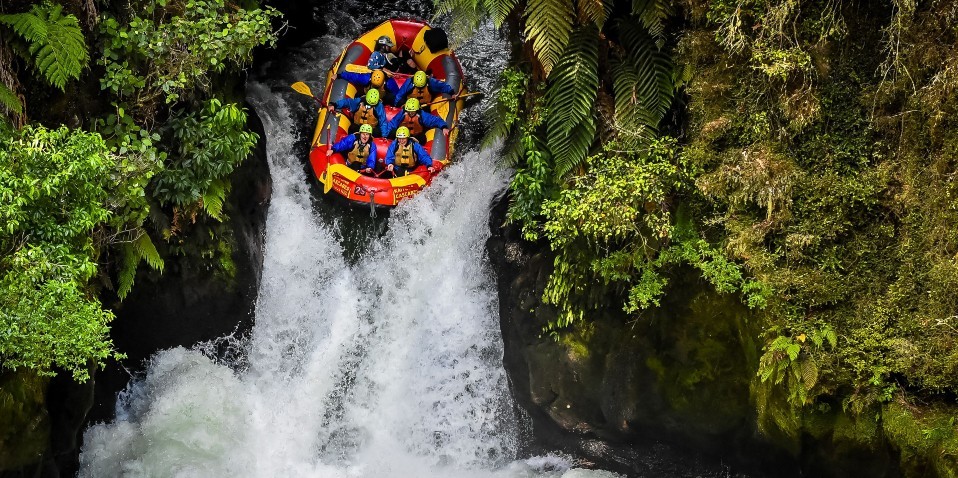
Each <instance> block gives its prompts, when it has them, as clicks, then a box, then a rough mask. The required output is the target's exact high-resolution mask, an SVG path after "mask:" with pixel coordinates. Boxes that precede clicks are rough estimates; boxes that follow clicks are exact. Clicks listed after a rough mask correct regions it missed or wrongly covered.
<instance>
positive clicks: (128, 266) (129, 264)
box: [116, 242, 140, 299]
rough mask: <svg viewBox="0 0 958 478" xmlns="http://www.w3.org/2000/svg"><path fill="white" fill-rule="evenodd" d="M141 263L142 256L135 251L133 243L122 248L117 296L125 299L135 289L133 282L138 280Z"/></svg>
mask: <svg viewBox="0 0 958 478" xmlns="http://www.w3.org/2000/svg"><path fill="white" fill-rule="evenodd" d="M139 263H140V256H139V255H137V253H136V251H134V250H133V243H130V242H128V243H125V244H123V245H122V246H121V247H120V268H119V271H118V272H117V283H118V284H117V285H118V287H117V289H116V295H118V296H119V297H120V299H125V298H126V296H127V295H128V294H129V293H130V290H131V289H133V280H134V279H135V278H136V266H137V265H138V264H139Z"/></svg>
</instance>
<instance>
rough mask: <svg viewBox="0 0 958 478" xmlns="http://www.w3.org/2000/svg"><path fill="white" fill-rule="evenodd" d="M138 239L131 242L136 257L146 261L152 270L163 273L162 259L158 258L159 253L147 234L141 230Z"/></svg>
mask: <svg viewBox="0 0 958 478" xmlns="http://www.w3.org/2000/svg"><path fill="white" fill-rule="evenodd" d="M140 232H141V234H140V235H139V237H137V238H136V240H135V241H133V250H134V251H135V252H136V254H137V256H138V257H139V258H140V259H143V260H144V261H146V263H147V264H149V265H150V267H151V268H153V269H154V270H158V271H160V272H163V268H164V266H165V262H164V261H163V258H162V257H160V253H159V251H157V250H156V246H155V245H153V240H152V239H150V236H149V234H147V233H146V231H143V230H141V231H140Z"/></svg>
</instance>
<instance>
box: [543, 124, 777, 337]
mask: <svg viewBox="0 0 958 478" xmlns="http://www.w3.org/2000/svg"><path fill="white" fill-rule="evenodd" d="M676 150H677V148H676V143H675V140H674V139H671V138H663V139H661V140H656V141H654V142H653V143H652V145H651V147H650V149H649V150H648V151H646V152H645V153H634V152H625V153H622V152H617V151H618V145H616V144H614V143H612V144H609V145H607V146H606V150H605V151H604V152H603V154H600V155H596V156H592V157H590V158H589V159H588V164H587V168H588V171H589V174H588V175H584V176H575V177H574V178H573V179H572V184H571V186H570V187H568V188H566V189H563V190H561V191H560V192H559V193H558V196H557V197H556V199H551V200H547V201H546V202H545V204H544V206H543V215H544V216H545V219H546V220H545V223H544V225H543V230H544V232H545V234H546V237H547V238H548V239H549V242H550V244H551V246H552V248H553V250H554V251H555V252H556V259H555V269H554V270H553V273H552V276H551V277H550V279H549V282H548V284H547V286H546V290H545V292H544V294H543V300H544V301H545V302H546V303H550V304H555V305H557V306H559V309H560V311H562V313H561V315H560V316H559V317H558V318H557V320H556V321H555V323H552V324H550V325H549V328H552V329H554V328H562V327H566V326H568V325H570V324H571V323H573V322H574V321H576V320H579V319H582V318H584V317H585V316H586V313H587V312H588V311H590V310H591V309H597V308H599V307H602V306H605V305H608V304H607V301H608V300H609V298H610V297H615V296H616V295H618V294H619V292H617V291H623V292H625V300H624V301H622V303H623V305H622V308H623V310H624V311H626V312H628V313H634V312H638V311H641V310H643V309H646V308H649V307H653V306H658V305H660V298H661V297H662V295H663V294H664V293H665V291H666V288H667V286H668V282H669V280H668V274H667V271H668V270H669V269H670V268H671V267H673V266H676V265H681V264H686V265H690V266H692V267H694V268H695V269H697V270H698V271H699V272H700V274H701V276H702V278H704V279H705V280H707V281H708V282H709V283H711V284H712V285H713V286H714V287H715V289H716V290H717V291H718V292H720V293H732V292H742V293H744V294H745V297H746V302H747V303H748V304H750V305H751V306H754V307H759V308H760V307H763V306H764V304H765V303H766V301H767V297H768V295H769V294H770V293H771V291H770V290H769V289H768V287H767V286H765V285H764V284H760V283H757V282H755V281H753V280H750V279H747V278H746V277H745V276H744V274H743V273H742V271H741V269H740V267H739V266H737V265H736V264H734V263H732V262H731V261H729V260H727V259H726V258H725V256H724V254H723V253H722V252H721V251H720V250H718V249H716V248H715V247H714V246H712V245H710V244H709V243H708V242H707V241H705V240H703V239H701V238H700V237H698V235H697V234H696V233H695V230H694V227H693V226H692V225H691V223H689V222H688V221H687V219H686V220H683V221H679V222H678V225H676V219H675V218H674V217H673V214H672V211H671V210H670V208H669V203H670V201H671V200H672V198H673V197H674V196H675V195H677V194H680V193H682V192H685V191H688V190H689V189H690V188H691V185H692V182H691V177H692V173H694V171H695V169H694V165H692V164H690V163H689V162H688V161H687V160H686V159H685V158H684V157H683V156H681V155H677V154H676Z"/></svg>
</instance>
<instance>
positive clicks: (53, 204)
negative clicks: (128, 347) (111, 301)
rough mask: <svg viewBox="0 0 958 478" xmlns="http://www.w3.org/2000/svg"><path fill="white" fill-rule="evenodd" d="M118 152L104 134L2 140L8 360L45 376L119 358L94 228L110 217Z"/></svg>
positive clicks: (2, 313)
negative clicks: (95, 288)
mask: <svg viewBox="0 0 958 478" xmlns="http://www.w3.org/2000/svg"><path fill="white" fill-rule="evenodd" d="M115 168H117V164H116V161H115V158H114V157H113V156H111V155H110V154H109V151H108V149H107V147H106V145H105V144H104V142H103V140H102V139H101V138H100V136H99V135H97V134H95V133H84V132H79V131H71V130H68V129H66V128H60V129H58V130H47V129H44V128H41V127H27V128H24V129H23V130H21V131H20V132H18V133H17V134H16V136H13V137H10V136H7V137H2V138H0V220H2V223H3V224H4V228H3V230H2V231H0V248H2V250H4V251H6V253H5V255H4V256H3V257H2V258H0V357H2V359H3V360H2V363H3V366H4V367H6V368H9V369H13V370H16V369H18V368H21V367H24V368H29V369H32V370H35V371H36V372H37V373H40V374H42V375H51V374H53V372H52V368H53V367H54V366H57V367H61V368H63V369H66V370H68V371H69V372H71V373H72V374H73V377H74V378H75V379H76V380H79V381H84V380H86V379H87V378H89V366H90V364H91V363H93V364H100V365H101V366H102V364H103V362H104V361H105V360H106V359H107V358H108V357H110V356H111V355H113V350H112V343H111V342H110V341H109V340H108V339H107V332H108V330H109V329H108V327H107V324H108V323H109V322H110V320H112V319H113V315H112V314H111V313H110V312H108V311H105V310H103V308H102V307H101V306H100V303H99V301H98V300H97V299H96V298H95V296H93V294H92V293H91V292H90V291H89V290H88V289H87V283H88V282H89V281H90V279H91V278H92V277H93V276H94V275H95V274H96V271H97V264H96V262H95V259H96V257H97V251H96V246H97V244H95V243H94V241H93V231H94V230H95V229H97V228H99V227H102V226H103V225H104V223H106V222H107V221H108V220H109V219H110V214H111V213H110V209H109V201H110V196H111V194H112V192H113V191H114V188H115V187H116V184H114V183H112V182H111V181H110V178H111V172H112V171H113V170H114V169H115Z"/></svg>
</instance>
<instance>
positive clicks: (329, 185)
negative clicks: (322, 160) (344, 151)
mask: <svg viewBox="0 0 958 478" xmlns="http://www.w3.org/2000/svg"><path fill="white" fill-rule="evenodd" d="M323 177H325V178H326V180H325V181H323V194H329V190H330V189H333V175H332V174H329V170H328V169H327V170H326V172H324V173H323Z"/></svg>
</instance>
